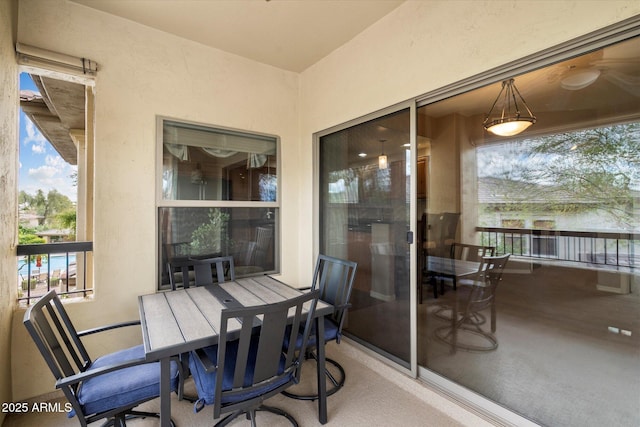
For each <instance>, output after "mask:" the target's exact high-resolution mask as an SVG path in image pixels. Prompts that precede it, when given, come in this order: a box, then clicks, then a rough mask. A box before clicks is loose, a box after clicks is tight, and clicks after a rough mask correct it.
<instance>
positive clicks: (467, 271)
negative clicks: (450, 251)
mask: <svg viewBox="0 0 640 427" xmlns="http://www.w3.org/2000/svg"><path fill="white" fill-rule="evenodd" d="M426 264H427V265H426V270H427V272H428V273H429V274H430V275H433V276H441V277H448V278H451V279H453V280H454V283H455V280H457V279H459V278H462V277H465V276H471V275H473V274H475V273H477V272H478V269H479V268H480V264H481V263H479V262H476V261H467V260H460V259H455V258H447V257H438V256H431V255H429V256H427V263H426ZM454 288H455V287H454ZM433 293H434V296H435V297H436V298H437V297H438V290H437V288H436V286H435V284H434V291H433ZM420 300H422V298H420Z"/></svg>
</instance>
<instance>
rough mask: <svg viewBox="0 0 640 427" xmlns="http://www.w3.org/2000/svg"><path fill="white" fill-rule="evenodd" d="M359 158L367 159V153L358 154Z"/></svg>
mask: <svg viewBox="0 0 640 427" xmlns="http://www.w3.org/2000/svg"><path fill="white" fill-rule="evenodd" d="M358 157H367V153H358Z"/></svg>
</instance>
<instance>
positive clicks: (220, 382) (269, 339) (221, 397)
mask: <svg viewBox="0 0 640 427" xmlns="http://www.w3.org/2000/svg"><path fill="white" fill-rule="evenodd" d="M319 296H320V292H319V291H311V292H307V293H305V294H302V295H300V296H298V297H295V298H292V299H289V300H285V301H281V302H278V303H274V304H266V305H259V306H252V307H242V308H232V309H225V310H222V316H221V323H220V338H219V341H218V353H217V368H216V369H217V372H218V373H219V375H216V383H215V392H214V403H215V405H214V410H213V412H214V414H213V416H214V418H218V417H219V416H220V414H221V413H222V412H230V411H235V410H237V409H242V408H248V407H253V406H256V405H258V404H260V403H261V402H262V401H263V400H264V399H266V398H267V397H269V396H272V395H275V394H278V393H280V392H281V391H282V390H284V389H285V388H287V387H289V386H291V385H293V384H295V383H297V382H299V380H300V371H301V367H302V363H303V362H304V358H305V350H306V347H307V342H308V340H309V333H310V331H311V328H312V325H313V323H314V322H313V317H314V315H315V309H316V304H317V302H318V297H319ZM305 310H308V311H307V313H306V315H305V313H304V311H305ZM238 323H239V324H240V325H241V329H240V331H238V330H237V326H236V325H238ZM288 326H291V328H288ZM299 334H302V347H301V348H300V349H299V352H297V351H296V346H293V345H291V346H288V348H287V349H286V350H283V348H285V346H284V344H285V338H286V340H287V341H286V342H296V339H297V337H298V335H299ZM285 335H287V336H285ZM227 347H229V348H230V350H231V351H228V349H227ZM236 349H237V351H236ZM227 364H230V365H229V366H230V367H231V368H232V369H229V367H228V366H227ZM223 372H224V373H225V374H224V375H223V374H222V373H223ZM227 372H234V373H233V378H232V379H231V378H230V377H229V376H228V375H227Z"/></svg>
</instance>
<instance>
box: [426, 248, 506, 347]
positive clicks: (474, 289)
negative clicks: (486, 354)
mask: <svg viewBox="0 0 640 427" xmlns="http://www.w3.org/2000/svg"><path fill="white" fill-rule="evenodd" d="M510 256H511V254H506V255H502V256H493V257H484V258H483V265H482V266H481V267H480V269H479V270H478V273H477V275H476V277H475V278H473V279H464V280H460V281H459V283H458V284H459V285H460V286H459V289H458V292H456V300H455V302H454V304H453V306H452V307H451V314H450V316H448V319H447V320H449V321H450V324H449V325H445V326H440V327H438V328H436V329H435V335H436V337H438V338H439V339H440V340H442V341H444V342H446V343H447V344H449V345H450V346H451V352H452V353H454V352H455V351H456V349H458V348H461V349H463V350H469V351H491V350H495V349H496V348H497V347H498V340H497V338H496V337H495V335H494V333H495V331H496V305H495V299H496V289H497V287H498V283H500V281H501V280H502V273H503V271H504V267H505V265H506V264H507V261H508V260H509V257H510ZM486 309H490V310H491V331H490V332H488V331H485V330H483V329H482V327H481V326H482V325H483V324H484V323H485V322H486V318H485V317H484V315H483V314H482V313H481V312H482V311H484V310H486ZM439 317H441V316H439ZM460 333H464V334H465V335H466V336H467V338H468V339H465V340H461V339H460Z"/></svg>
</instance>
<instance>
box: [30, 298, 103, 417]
mask: <svg viewBox="0 0 640 427" xmlns="http://www.w3.org/2000/svg"><path fill="white" fill-rule="evenodd" d="M23 323H24V325H25V327H26V328H27V331H29V335H31V338H32V339H33V341H34V343H35V344H36V347H37V348H38V350H39V351H40V354H42V357H43V358H44V360H45V362H46V363H47V366H48V367H49V369H50V370H51V373H52V374H53V376H54V377H55V378H56V380H61V379H63V378H66V377H69V376H72V375H75V374H78V373H80V372H84V371H85V370H86V369H87V368H88V367H89V366H90V365H91V363H92V361H91V358H90V357H89V353H88V352H87V350H86V348H85V347H84V345H83V344H82V341H81V340H80V337H79V336H78V332H77V331H76V329H75V327H74V326H73V323H71V319H70V318H69V316H68V315H67V312H66V310H65V309H64V306H63V305H62V302H61V301H60V298H59V297H58V295H57V294H56V292H55V291H54V290H51V291H49V292H48V293H47V294H45V295H44V296H43V297H42V298H40V299H39V300H38V301H36V302H35V303H34V304H33V305H31V306H30V307H29V309H28V310H27V311H26V312H25V314H24V319H23ZM61 388H62V391H63V392H64V394H65V397H66V398H67V400H68V401H69V403H71V404H72V406H73V409H74V410H75V413H76V414H77V415H78V416H79V417H80V420H81V423H83V422H84V421H83V420H84V417H83V414H82V408H81V406H80V404H79V403H78V399H77V391H78V390H77V388H78V385H77V384H76V385H68V386H62V387H61ZM83 425H84V424H83Z"/></svg>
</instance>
